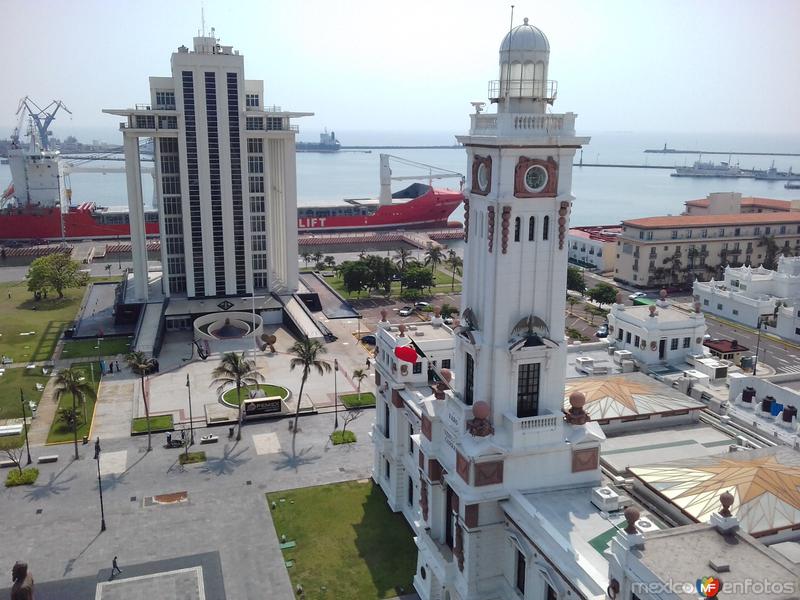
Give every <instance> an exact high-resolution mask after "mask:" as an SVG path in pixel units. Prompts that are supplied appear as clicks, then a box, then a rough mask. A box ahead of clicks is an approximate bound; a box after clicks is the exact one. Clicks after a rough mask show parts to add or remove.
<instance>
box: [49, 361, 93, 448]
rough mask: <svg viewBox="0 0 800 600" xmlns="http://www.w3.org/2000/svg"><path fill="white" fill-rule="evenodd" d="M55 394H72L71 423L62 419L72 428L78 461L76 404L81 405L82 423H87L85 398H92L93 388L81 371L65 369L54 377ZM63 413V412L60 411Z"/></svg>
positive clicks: (73, 368)
mask: <svg viewBox="0 0 800 600" xmlns="http://www.w3.org/2000/svg"><path fill="white" fill-rule="evenodd" d="M55 386H56V392H57V393H58V395H59V396H61V394H64V393H67V394H72V408H71V409H69V410H71V415H72V417H71V421H67V420H66V419H63V418H62V420H64V421H65V422H66V423H67V424H68V425H70V426H71V427H72V433H73V434H74V438H75V440H74V441H75V460H78V407H77V404H78V403H81V404H83V413H84V415H83V421H84V423H86V422H88V421H87V420H86V398H94V397H95V392H94V386H93V385H92V384H91V383H89V382H88V381H86V377H85V375H84V374H83V372H82V371H80V370H79V369H76V368H75V367H70V368H69V369H65V370H63V371H60V372H59V373H58V375H57V376H56V380H55ZM62 412H63V411H62Z"/></svg>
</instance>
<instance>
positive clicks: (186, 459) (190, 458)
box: [178, 452, 206, 465]
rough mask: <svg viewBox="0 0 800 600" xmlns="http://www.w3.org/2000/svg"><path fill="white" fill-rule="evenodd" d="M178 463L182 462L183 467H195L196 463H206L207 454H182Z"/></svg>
mask: <svg viewBox="0 0 800 600" xmlns="http://www.w3.org/2000/svg"><path fill="white" fill-rule="evenodd" d="M178 462H180V463H181V464H182V465H193V464H195V463H201V462H206V453H205V452H189V453H188V454H184V453H183V452H181V455H180V457H179V458H178Z"/></svg>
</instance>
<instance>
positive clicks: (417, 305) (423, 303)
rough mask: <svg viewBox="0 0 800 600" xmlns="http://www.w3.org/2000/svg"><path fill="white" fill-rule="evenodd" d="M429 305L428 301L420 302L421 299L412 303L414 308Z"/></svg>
mask: <svg viewBox="0 0 800 600" xmlns="http://www.w3.org/2000/svg"><path fill="white" fill-rule="evenodd" d="M430 305H431V304H430V302H422V301H420V302H415V303H414V308H416V309H421V308H428V307H429V306H430Z"/></svg>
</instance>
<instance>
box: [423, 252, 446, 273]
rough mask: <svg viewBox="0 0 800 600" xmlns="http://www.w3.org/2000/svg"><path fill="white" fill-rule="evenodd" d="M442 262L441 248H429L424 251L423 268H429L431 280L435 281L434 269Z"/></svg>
mask: <svg viewBox="0 0 800 600" xmlns="http://www.w3.org/2000/svg"><path fill="white" fill-rule="evenodd" d="M443 260H444V250H442V247H441V246H431V247H430V248H428V249H427V250H426V251H425V266H430V267H431V270H432V271H433V279H434V281H435V280H436V267H438V266H439V264H440V263H441V262H442V261H443Z"/></svg>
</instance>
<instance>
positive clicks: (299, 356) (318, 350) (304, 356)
mask: <svg viewBox="0 0 800 600" xmlns="http://www.w3.org/2000/svg"><path fill="white" fill-rule="evenodd" d="M289 352H291V353H292V354H294V358H292V360H291V362H290V363H289V365H290V370H292V371H294V370H295V368H298V367H302V369H303V379H302V380H301V381H300V394H299V395H298V396H297V410H296V411H295V413H294V427H293V428H292V431H293V432H294V433H295V434H297V421H298V420H299V419H300V403H301V402H302V401H303V388H304V387H305V385H306V379H308V374H309V373H310V372H311V369H312V368H313V369H314V370H316V371H317V373H319V374H320V375H324V374H325V373H330V372H331V365H330V363H329V362H328V361H326V360H322V358H320V357H321V356H322V355H323V354H325V353H326V352H327V350H326V349H325V346H323V345H322V344H321V343H320V342H318V341H317V340H310V339H308V338H307V337H306V338H303V339H302V340H300V341H299V342H295V343H294V345H293V346H292V347H291V348H290V349H289ZM292 439H293V440H294V436H292Z"/></svg>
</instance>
